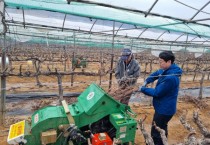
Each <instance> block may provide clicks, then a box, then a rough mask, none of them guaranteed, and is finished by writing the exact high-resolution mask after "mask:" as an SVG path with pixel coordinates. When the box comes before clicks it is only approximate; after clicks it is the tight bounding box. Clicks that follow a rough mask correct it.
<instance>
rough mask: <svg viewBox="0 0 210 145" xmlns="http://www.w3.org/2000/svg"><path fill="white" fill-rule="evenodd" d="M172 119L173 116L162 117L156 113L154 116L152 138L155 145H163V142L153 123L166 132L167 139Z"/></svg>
mask: <svg viewBox="0 0 210 145" xmlns="http://www.w3.org/2000/svg"><path fill="white" fill-rule="evenodd" d="M172 117H173V115H162V114H158V113H157V112H155V114H154V116H153V121H152V129H151V136H152V139H153V141H154V143H155V145H163V142H162V139H161V137H160V133H159V132H158V131H157V130H156V129H155V127H154V126H153V122H155V123H156V125H157V126H158V127H160V128H161V129H164V130H165V133H166V137H167V136H168V122H169V121H170V120H171V118H172Z"/></svg>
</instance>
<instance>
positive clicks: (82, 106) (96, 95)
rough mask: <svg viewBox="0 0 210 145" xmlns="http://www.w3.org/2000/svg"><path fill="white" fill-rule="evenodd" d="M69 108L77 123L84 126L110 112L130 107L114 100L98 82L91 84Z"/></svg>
mask: <svg viewBox="0 0 210 145" xmlns="http://www.w3.org/2000/svg"><path fill="white" fill-rule="evenodd" d="M69 109H70V112H71V115H72V116H73V118H74V120H75V124H76V125H77V126H78V127H83V126H85V125H88V124H90V123H93V122H96V121H98V120H100V119H101V118H103V117H105V116H107V115H109V114H112V113H117V112H122V111H123V112H125V110H126V109H130V108H129V106H126V105H124V104H121V103H120V102H118V101H116V100H114V99H113V98H112V97H111V96H109V95H108V94H107V93H106V92H105V91H104V90H103V89H101V88H100V87H99V86H97V85H96V84H91V85H90V86H89V87H88V88H87V89H86V90H85V91H83V93H82V94H81V95H80V96H79V97H78V102H77V103H75V104H72V105H70V106H69ZM84 118H85V119H84Z"/></svg>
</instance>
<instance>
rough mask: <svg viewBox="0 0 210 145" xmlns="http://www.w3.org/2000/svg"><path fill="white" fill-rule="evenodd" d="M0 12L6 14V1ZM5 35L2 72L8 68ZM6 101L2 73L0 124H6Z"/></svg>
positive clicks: (2, 2)
mask: <svg viewBox="0 0 210 145" xmlns="http://www.w3.org/2000/svg"><path fill="white" fill-rule="evenodd" d="M0 12H2V13H3V16H5V9H4V1H0ZM0 17H1V15H0ZM4 29H5V28H4ZM3 35H4V42H3V47H2V57H1V62H2V63H1V72H3V71H4V70H5V68H6V33H4V34H3ZM5 103H6V76H4V75H1V98H0V125H3V124H4V119H5V113H6V107H5Z"/></svg>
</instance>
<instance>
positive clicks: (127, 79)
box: [115, 49, 140, 105]
mask: <svg viewBox="0 0 210 145" xmlns="http://www.w3.org/2000/svg"><path fill="white" fill-rule="evenodd" d="M139 75H140V66H139V63H138V61H137V60H136V59H135V58H134V55H133V53H132V51H131V50H130V49H123V50H122V55H121V57H120V59H119V61H118V63H117V66H116V69H115V77H116V79H117V82H118V85H119V87H120V88H121V89H125V88H126V87H127V86H133V85H135V84H136V82H137V79H138V77H139ZM130 97H131V96H124V98H121V100H120V102H121V103H123V104H126V105H128V102H129V99H130Z"/></svg>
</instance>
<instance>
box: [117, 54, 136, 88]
mask: <svg viewBox="0 0 210 145" xmlns="http://www.w3.org/2000/svg"><path fill="white" fill-rule="evenodd" d="M139 75H140V66H139V63H138V61H136V60H135V59H134V58H133V59H131V61H130V63H129V64H128V65H127V66H126V64H125V62H124V61H123V60H121V59H119V61H118V63H117V66H116V69H115V77H116V79H118V80H119V79H122V78H123V77H125V78H127V79H130V83H129V85H134V84H136V82H137V79H138V77H139Z"/></svg>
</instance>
